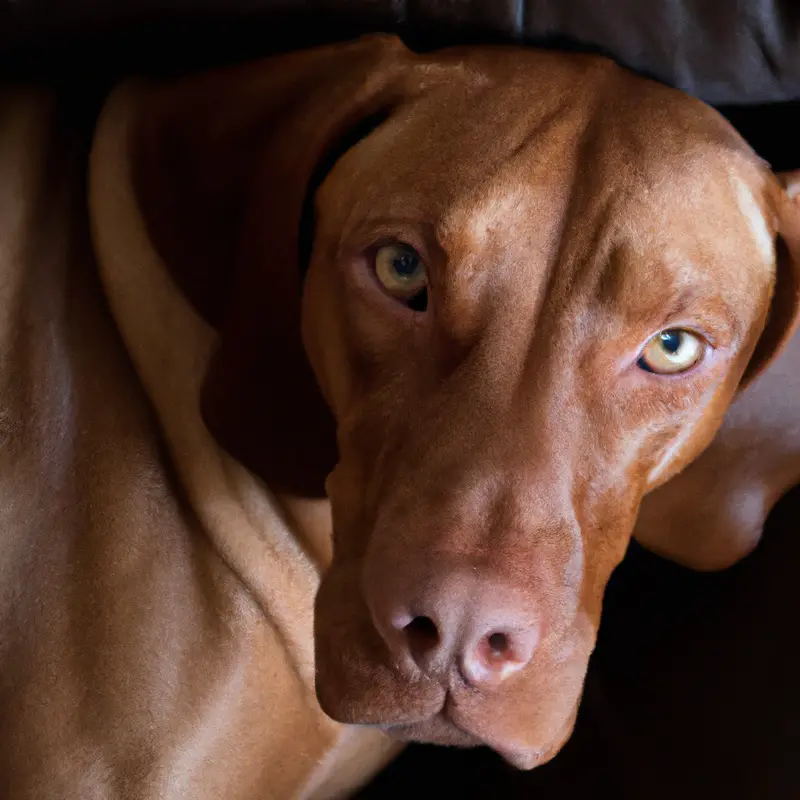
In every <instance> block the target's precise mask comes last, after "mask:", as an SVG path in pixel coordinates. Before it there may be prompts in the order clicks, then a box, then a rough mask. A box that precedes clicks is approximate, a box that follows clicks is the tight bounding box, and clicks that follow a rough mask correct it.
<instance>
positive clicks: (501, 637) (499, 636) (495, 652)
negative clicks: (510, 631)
mask: <svg viewBox="0 0 800 800" xmlns="http://www.w3.org/2000/svg"><path fill="white" fill-rule="evenodd" d="M486 644H488V645H489V652H490V654H491V656H492V657H493V658H496V659H505V658H506V657H507V655H508V651H509V650H510V649H511V645H510V644H509V641H508V637H507V636H506V635H505V634H504V633H493V634H491V636H488V637H487V638H486Z"/></svg>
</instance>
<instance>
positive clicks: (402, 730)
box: [380, 712, 572, 770]
mask: <svg viewBox="0 0 800 800" xmlns="http://www.w3.org/2000/svg"><path fill="white" fill-rule="evenodd" d="M380 727H381V729H382V730H383V731H384V733H386V734H387V735H389V736H391V737H392V738H393V739H397V740H398V741H402V742H417V743H419V744H435V745H444V746H445V747H460V748H473V747H486V746H491V749H493V750H494V751H495V752H496V753H497V754H498V755H499V756H501V757H502V758H503V759H504V760H505V761H506V762H508V763H509V764H510V765H511V766H513V767H516V768H517V769H523V770H530V769H534V768H535V767H539V766H541V765H542V764H545V763H546V762H547V761H549V760H550V759H551V758H553V757H554V756H555V755H556V754H557V753H558V752H559V750H561V748H562V747H563V745H564V742H565V741H566V739H567V738H569V735H570V733H571V731H572V722H570V724H569V726H568V728H567V730H566V732H565V735H564V736H563V737H562V738H561V739H560V740H559V741H558V742H557V743H556V744H554V745H553V746H551V747H547V748H544V749H532V748H526V747H519V748H515V747H513V746H510V747H509V746H505V747H504V746H502V745H498V744H494V745H489V744H488V743H487V742H486V741H484V740H482V739H481V738H479V737H477V736H475V735H474V734H472V733H470V732H469V731H467V730H465V729H463V728H461V727H459V726H458V725H457V724H456V723H455V722H453V721H452V720H451V719H449V718H448V716H447V713H446V712H440V713H439V714H436V715H435V716H433V717H430V718H429V719H426V720H424V721H422V722H417V723H413V724H405V725H387V726H380Z"/></svg>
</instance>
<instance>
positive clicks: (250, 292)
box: [132, 36, 413, 496]
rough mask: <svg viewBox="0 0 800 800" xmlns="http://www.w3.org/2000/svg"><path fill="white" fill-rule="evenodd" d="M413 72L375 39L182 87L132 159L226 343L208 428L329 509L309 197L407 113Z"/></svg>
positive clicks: (401, 50) (152, 114)
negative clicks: (372, 135)
mask: <svg viewBox="0 0 800 800" xmlns="http://www.w3.org/2000/svg"><path fill="white" fill-rule="evenodd" d="M412 59H413V55H412V54H411V53H410V51H408V50H407V49H406V48H405V47H404V46H403V45H402V44H401V43H400V42H399V40H397V39H396V38H394V37H388V36H372V37H368V38H365V39H362V40H359V41H357V42H354V43H350V44H344V45H338V46H332V47H326V48H320V49H317V50H311V51H306V52H298V53H292V54H289V55H284V56H278V57H274V58H270V59H267V60H265V61H263V62H258V63H255V64H249V65H246V66H242V67H236V68H231V69H225V70H218V71H215V72H211V73H208V74H206V75H201V76H196V77H190V78H185V79H182V80H178V81H176V82H174V83H170V84H167V85H165V86H162V87H160V88H156V89H153V90H152V91H151V92H150V93H148V95H147V97H146V99H145V101H144V103H143V105H142V108H141V113H140V117H139V120H138V123H137V130H136V132H135V135H134V137H133V145H132V147H133V153H132V158H133V163H134V174H135V176H136V178H135V183H136V191H137V193H138V197H139V202H140V206H141V208H142V212H143V215H144V217H145V221H146V224H147V226H148V230H149V233H150V236H151V238H152V240H153V243H154V245H155V247H156V249H157V250H158V251H159V253H160V255H161V256H162V258H163V260H164V261H165V263H166V264H167V266H168V268H169V269H170V271H171V274H172V275H173V277H174V279H175V281H176V282H177V283H178V285H179V286H180V287H181V289H182V290H183V291H184V292H185V294H186V295H187V297H188V298H189V299H190V300H191V302H192V303H193V304H194V306H195V307H196V309H197V310H198V311H199V312H200V313H201V314H202V315H203V316H204V317H205V318H206V319H207V321H208V322H210V323H211V324H212V325H214V326H215V327H217V328H218V330H219V332H220V347H219V351H218V353H217V354H216V356H215V358H214V360H213V363H212V366H211V368H210V370H209V373H208V376H207V379H206V382H205V386H204V391H203V397H202V410H203V416H204V419H205V421H206V424H207V425H208V427H209V429H210V431H211V432H212V433H213V434H214V436H215V437H216V438H217V440H218V441H219V442H220V444H222V445H223V446H224V447H225V448H226V449H227V450H228V451H229V452H230V453H231V454H232V455H233V456H235V457H236V458H237V459H239V460H240V461H242V462H243V463H244V464H245V465H246V466H248V467H249V468H250V469H252V470H253V471H254V472H256V473H257V474H258V475H260V476H261V477H262V478H263V479H264V480H265V481H267V482H268V483H269V484H270V485H271V486H272V487H274V488H279V489H281V490H284V491H290V492H293V493H298V494H304V495H310V496H313V495H321V494H323V492H324V488H323V483H324V479H325V476H326V475H327V473H328V472H329V471H330V470H331V469H332V468H333V466H334V464H335V460H336V442H335V426H334V421H333V419H332V415H331V413H330V411H329V410H328V408H327V406H326V405H325V403H324V402H323V400H322V397H321V395H320V393H319V390H318V388H317V385H316V381H315V379H314V376H313V374H312V371H311V368H310V366H309V364H308V361H307V359H306V357H305V354H304V351H303V347H302V343H301V338H300V294H301V289H302V269H303V263H302V262H303V259H304V257H305V256H306V255H307V254H308V252H309V250H310V242H309V239H310V236H311V231H310V230H307V229H306V228H307V225H306V222H307V217H306V216H305V214H306V212H307V211H308V210H309V208H310V203H309V199H310V198H311V197H312V196H313V192H314V189H315V187H316V186H318V184H319V183H320V181H321V179H322V177H324V174H323V173H324V171H325V169H326V168H329V167H331V166H333V163H332V162H333V161H335V160H336V157H337V155H341V153H342V152H343V151H344V150H345V149H347V147H348V146H351V145H352V144H354V143H355V140H357V138H359V137H360V136H363V135H364V134H365V133H366V132H368V130H369V128H370V127H373V128H374V127H376V126H377V124H379V122H380V121H381V120H382V119H385V118H386V116H387V115H388V114H389V112H390V110H391V107H392V105H393V104H395V103H396V102H398V101H399V99H400V97H401V94H402V91H403V89H402V83H403V82H402V80H401V79H402V77H403V75H405V74H406V73H407V72H408V67H409V65H410V64H411V63H412Z"/></svg>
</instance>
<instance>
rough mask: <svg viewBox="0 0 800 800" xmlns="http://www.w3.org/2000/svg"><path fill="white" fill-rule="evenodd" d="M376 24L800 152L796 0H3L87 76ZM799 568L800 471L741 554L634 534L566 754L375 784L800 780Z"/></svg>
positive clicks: (409, 770)
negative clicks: (570, 73) (705, 556)
mask: <svg viewBox="0 0 800 800" xmlns="http://www.w3.org/2000/svg"><path fill="white" fill-rule="evenodd" d="M368 30H394V31H398V32H400V33H402V34H403V35H404V36H405V37H406V38H407V40H408V41H409V42H410V43H412V44H413V45H415V46H417V47H420V48H427V47H435V46H438V45H442V44H448V43H453V42H464V41H481V42H485V41H507V42H524V43H530V44H545V45H548V46H558V47H582V48H589V49H594V50H601V51H605V52H607V53H610V54H611V55H613V56H614V57H615V58H617V59H618V60H619V61H621V62H622V63H625V64H627V65H629V66H631V67H633V68H635V69H637V70H639V71H642V72H645V73H647V74H651V75H653V76H655V77H658V78H660V79H662V80H664V81H667V82H669V83H672V84H674V85H676V86H679V87H680V88H682V89H684V90H687V91H689V92H692V93H694V94H697V95H698V96H700V97H702V98H703V99H705V100H706V101H708V102H711V103H714V104H718V105H719V104H722V105H723V108H722V110H723V112H724V113H726V114H727V115H728V116H729V117H730V119H731V120H732V121H733V122H734V124H736V125H737V126H738V127H739V128H740V130H741V131H742V132H743V133H744V135H745V136H746V137H747V138H749V139H750V141H751V142H752V144H753V145H754V147H755V148H756V149H757V150H758V151H759V152H760V153H761V155H762V156H764V157H765V158H767V159H768V160H770V161H771V162H772V163H773V165H774V166H775V167H776V168H778V169H783V168H797V167H800V132H799V129H798V122H800V113H799V112H800V104H798V102H796V101H797V100H798V99H800V2H798V0H738V2H736V3H734V2H725V1H724V0H306V1H305V2H303V0H166V2H161V1H160V0H105V2H103V0H58V1H56V0H3V1H2V2H0V69H2V70H4V71H5V72H6V74H10V73H13V74H16V75H24V76H28V77H31V76H34V75H35V76H36V77H38V78H40V79H41V78H46V79H48V80H58V81H59V82H60V83H62V84H64V83H70V82H74V83H80V85H81V86H85V85H86V82H87V80H88V79H89V78H91V81H90V82H91V83H93V84H97V83H98V82H100V83H103V82H105V83H108V82H110V81H112V80H113V79H114V78H115V77H117V76H118V75H120V74H122V73H127V72H131V71H137V72H138V71H148V72H150V71H163V70H174V69H180V70H183V69H188V68H191V67H192V66H200V65H203V66H205V65H209V64H216V63H221V62H224V61H229V60H232V59H238V58H243V57H247V56H255V55H262V54H264V53H267V52H273V51H275V50H278V49H287V48H290V47H298V46H307V45H310V44H315V43H318V42H322V41H328V40H331V39H337V38H344V37H349V36H352V35H355V34H357V33H360V32H363V31H368ZM792 101H795V102H792ZM798 402H800V398H798ZM798 575H800V489H797V490H795V491H794V492H792V493H791V494H790V495H788V496H787V497H785V498H784V499H783V501H782V502H781V504H780V505H779V506H778V508H777V509H776V510H775V512H774V513H773V515H772V517H771V519H770V521H769V524H768V528H767V533H766V536H765V539H764V541H763V543H762V545H761V546H760V548H759V549H758V550H757V551H756V553H755V554H754V555H752V556H751V557H750V558H748V559H746V560H745V561H744V562H742V563H741V564H739V565H738V566H736V567H734V568H733V569H731V570H728V571H726V572H724V573H719V574H711V575H704V574H695V573H691V572H689V571H687V570H684V569H681V568H679V567H676V566H674V565H672V564H670V563H668V562H665V561H663V560H661V559H659V558H657V557H655V556H653V555H651V554H649V553H647V552H645V551H644V550H642V549H641V548H639V547H637V546H636V545H632V546H631V549H630V552H629V554H628V557H627V558H626V560H625V561H624V562H623V564H622V566H621V567H620V568H619V569H618V570H617V572H616V573H615V575H614V578H613V580H612V583H611V585H610V586H609V589H608V595H607V604H606V612H605V616H604V622H603V626H602V630H601V635H600V641H599V644H598V648H597V651H596V653H595V655H594V657H593V659H592V662H591V666H590V672H589V677H588V680H587V685H586V693H585V697H584V702H583V705H582V709H581V714H580V718H579V722H578V726H577V730H576V732H575V735H574V737H573V738H572V740H571V741H570V743H569V744H568V745H567V747H566V748H565V750H564V751H563V752H562V753H561V754H560V755H559V756H558V757H557V758H556V759H555V760H554V761H553V762H552V763H551V764H549V765H547V766H545V767H543V768H541V769H538V770H535V771H534V772H531V773H520V772H516V771H515V770H512V769H511V768H508V767H506V766H505V765H504V764H503V763H502V762H500V760H499V759H498V758H496V757H495V756H494V755H492V754H491V753H490V752H488V751H475V752H464V751H455V750H445V749H442V748H430V747H412V748H409V749H408V750H407V751H406V752H405V754H404V755H403V756H401V757H400V759H398V760H397V761H396V762H395V763H394V764H393V765H392V766H391V767H390V768H389V769H388V770H387V771H386V772H384V773H383V774H382V775H381V776H379V778H378V779H377V780H376V781H375V782H374V783H373V785H372V786H371V787H369V788H368V789H367V790H366V791H365V792H364V793H363V797H365V798H380V799H381V800H385V799H386V798H395V797H396V798H427V797H436V798H441V797H454V796H459V797H462V798H489V797H496V796H500V795H501V794H502V795H503V796H505V797H509V798H517V797H519V798H523V797H524V798H528V797H530V798H537V799H541V800H548V799H549V798H553V799H554V800H555V798H557V799H558V800H571V798H586V797H595V796H604V797H613V798H616V799H617V800H628V799H629V798H630V799H631V800H662V798H663V799H664V800H667V799H668V800H676V798H680V799H681V800H693V799H694V798H709V799H710V798H718V797H724V798H726V800H796V798H800V762H798V760H797V750H798V746H799V745H800V647H799V646H798V644H797V643H796V642H795V641H794V636H795V635H796V633H797V632H798V631H800V626H798V617H799V616H800V579H799V578H798Z"/></svg>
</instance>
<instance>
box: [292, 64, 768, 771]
mask: <svg viewBox="0 0 800 800" xmlns="http://www.w3.org/2000/svg"><path fill="white" fill-rule="evenodd" d="M622 84H623V85H621V86H620V87H618V88H619V90H620V92H621V91H627V92H628V94H627V98H626V99H625V100H624V101H621V100H620V101H619V102H618V105H617V108H616V109H614V110H611V109H609V106H608V104H607V102H606V101H608V100H609V99H610V98H615V97H616V98H618V99H619V97H620V95H617V94H616V92H615V88H614V87H613V85H612V86H606V87H605V91H604V93H603V96H602V98H598V99H596V101H595V102H594V103H593V104H592V102H591V99H590V96H589V95H588V94H586V95H583V96H581V94H580V93H579V94H578V96H577V97H576V96H574V95H573V96H571V97H568V99H566V100H564V99H562V95H561V93H560V88H559V87H558V86H557V85H556V86H554V90H553V93H552V96H551V97H549V98H548V101H549V102H543V100H542V96H541V91H539V92H537V94H536V98H535V100H536V102H538V107H536V105H535V101H534V98H532V97H531V95H530V93H529V92H527V91H526V89H525V87H524V86H521V85H514V84H512V85H510V86H509V85H494V86H492V87H491V91H488V92H480V91H477V92H475V93H473V94H471V95H466V96H460V97H455V98H454V97H452V96H451V95H449V94H448V93H447V92H446V91H442V92H440V93H438V95H437V94H436V93H434V94H432V95H431V96H430V97H429V98H428V99H427V100H426V101H425V102H420V103H418V104H416V105H415V106H414V108H413V113H409V114H407V115H399V116H396V117H394V118H392V119H391V120H390V121H389V122H387V123H385V124H384V125H383V126H382V127H380V128H379V129H378V130H377V131H376V132H374V133H373V134H372V135H370V136H369V137H367V138H366V139H365V140H363V141H362V142H361V143H359V144H357V145H356V146H355V147H354V148H353V149H351V150H350V151H349V152H348V153H347V154H346V155H345V156H344V157H342V158H341V159H340V161H339V162H338V163H337V164H336V166H335V168H334V169H333V170H332V172H331V173H330V174H329V176H328V177H327V179H326V181H325V182H324V184H323V185H322V187H321V189H320V190H319V191H318V193H317V195H316V210H317V224H316V231H315V241H314V247H313V254H312V259H311V264H310V269H309V273H308V277H307V279H306V288H305V298H304V307H303V320H304V325H303V327H304V340H305V343H306V348H307V352H308V354H309V357H310V360H311V363H312V366H313V368H314V371H315V374H316V376H317V379H318V381H319V383H320V386H321V387H322V390H323V394H324V396H325V398H326V400H327V402H328V403H329V405H330V407H331V408H332V409H333V412H334V415H335V417H336V420H337V423H338V443H339V454H340V457H339V461H338V464H337V466H336V468H335V469H334V471H333V473H332V474H331V475H330V477H329V479H328V482H327V490H328V495H329V497H330V500H331V503H332V507H333V520H334V523H333V527H334V553H335V555H334V562H333V566H332V568H331V569H330V571H329V573H328V574H327V576H326V577H325V579H324V583H323V586H322V589H321V591H320V594H319V597H318V601H317V606H316V611H317V621H316V632H317V633H316V635H317V659H318V666H317V690H318V695H319V698H320V700H321V702H322V705H323V708H324V709H325V710H326V711H327V712H328V713H329V714H331V715H332V716H333V717H335V718H336V719H339V720H343V721H347V722H352V723H367V724H373V725H380V726H382V727H384V728H385V729H386V730H388V731H389V732H390V733H392V734H393V735H396V736H399V737H401V738H407V739H415V740H424V741H433V742H440V743H445V744H474V743H478V742H483V743H487V744H489V745H491V746H492V747H494V748H496V749H497V750H498V751H499V752H501V753H502V754H503V755H505V756H506V757H507V758H508V759H509V760H510V761H512V762H513V763H516V764H519V765H521V766H525V767H531V766H535V765H537V764H539V763H542V762H543V761H544V760H546V759H547V758H549V757H550V756H551V755H552V754H554V753H555V752H556V750H557V749H558V748H559V747H560V746H561V744H562V743H563V742H564V740H565V738H566V737H567V736H568V734H569V732H570V731H571V726H572V723H573V720H574V717H575V713H576V708H577V704H578V700H579V696H580V693H581V686H582V681H583V677H584V674H585V670H586V667H587V661H588V658H589V655H590V652H591V650H592V648H593V644H594V641H595V635H596V632H597V629H598V625H599V622H600V612H601V600H602V595H603V591H604V588H605V586H606V583H607V581H608V579H609V576H610V573H611V571H612V570H613V569H614V567H615V566H616V564H617V563H618V562H619V561H620V559H621V558H622V556H623V553H624V551H625V549H626V546H627V544H628V541H629V537H630V534H631V530H632V527H633V524H634V520H635V517H636V513H637V509H638V506H639V503H640V500H641V498H642V496H643V495H644V493H645V492H647V491H648V490H649V489H650V488H652V487H654V486H656V485H657V484H659V483H661V482H663V481H664V480H666V479H667V478H668V477H669V476H670V475H671V474H673V473H674V472H675V471H676V470H677V469H679V468H680V467H681V466H682V465H684V464H685V463H686V462H687V461H689V460H690V459H691V458H693V457H694V456H695V455H696V454H697V453H698V452H699V451H700V450H701V449H702V448H703V447H704V446H705V445H706V444H707V443H708V441H709V440H710V438H711V437H712V436H713V433H714V431H715V430H716V428H717V426H718V424H719V422H720V420H721V415H722V414H723V412H724V409H725V407H726V405H727V404H728V402H729V401H730V399H731V397H732V395H733V393H734V391H735V388H736V385H737V383H738V381H739V379H740V377H741V375H742V372H743V369H744V366H745V364H746V362H747V360H748V358H749V357H750V355H751V353H752V351H753V348H754V346H755V343H756V340H757V338H758V335H759V333H760V332H761V329H762V327H763V324H764V314H765V310H766V308H767V306H768V297H769V292H770V288H771V282H772V277H771V276H772V275H773V274H774V263H775V250H774V245H773V238H774V232H773V230H772V224H773V223H772V222H771V221H770V219H769V212H768V210H767V209H766V207H765V206H764V203H763V197H764V182H765V177H764V175H763V174H762V171H761V170H760V169H759V168H757V167H756V165H755V163H754V161H753V160H752V158H751V157H749V156H746V155H745V151H744V149H743V148H742V149H738V150H737V147H736V146H735V144H734V142H735V140H734V139H733V137H732V136H731V134H730V131H728V130H727V128H726V126H725V124H724V123H723V122H721V121H720V120H717V119H716V118H712V117H711V115H710V114H709V113H706V112H705V110H704V109H702V108H700V107H698V105H697V104H695V103H693V102H690V101H688V100H685V101H681V100H679V99H677V98H676V97H675V96H673V95H666V93H664V94H665V95H666V97H667V100H668V101H669V102H667V103H666V104H665V97H664V96H663V95H662V94H661V93H660V92H659V91H658V89H654V88H653V87H652V86H650V85H649V84H644V83H643V82H642V83H641V84H638V83H637V82H636V81H633V80H630V81H629V80H624V81H623V82H622ZM623 87H624V88H623ZM637 88H638V93H637ZM531 106H533V108H531Z"/></svg>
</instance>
